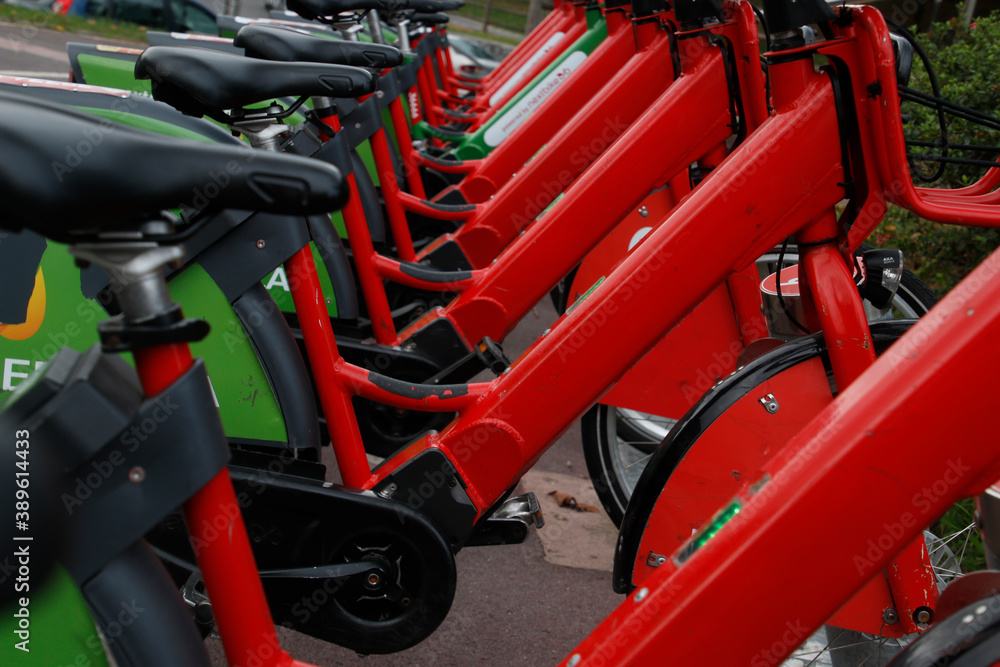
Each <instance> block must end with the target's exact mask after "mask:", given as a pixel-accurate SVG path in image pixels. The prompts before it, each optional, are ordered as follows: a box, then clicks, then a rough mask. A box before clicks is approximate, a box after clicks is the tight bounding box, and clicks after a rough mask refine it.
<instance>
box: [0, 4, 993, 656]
mask: <svg viewBox="0 0 1000 667" xmlns="http://www.w3.org/2000/svg"><path fill="white" fill-rule="evenodd" d="M287 6H288V9H289V10H290V11H288V12H276V13H274V15H273V16H272V17H271V18H269V19H246V18H242V17H220V19H219V34H218V35H189V34H184V35H177V34H162V33H150V34H149V40H150V46H149V47H148V48H146V49H126V48H119V47H106V46H100V45H96V46H95V45H84V44H70V45H69V47H68V52H69V58H70V63H71V72H72V73H71V81H70V82H68V83H62V82H52V81H40V80H35V79H26V78H19V77H0V108H2V113H0V145H2V150H0V156H2V159H0V173H2V175H0V188H2V190H3V198H2V199H3V208H2V211H3V216H2V218H0V227H2V228H3V231H4V234H3V236H2V237H0V273H2V275H3V283H4V286H5V289H4V290H3V292H4V294H3V296H2V297H0V321H2V322H4V324H0V336H2V338H3V340H2V341H0V352H2V356H3V358H4V362H3V378H2V380H3V385H2V390H3V392H4V393H5V394H6V396H5V400H4V402H3V404H2V406H0V408H2V412H0V434H2V437H3V439H4V440H3V441H4V443H5V446H4V451H5V455H4V459H3V460H4V462H5V463H4V471H3V472H2V473H0V486H3V488H4V489H5V490H4V492H3V493H2V494H0V497H3V498H6V499H7V500H5V501H4V502H8V505H7V506H6V508H5V510H4V516H5V517H6V518H5V520H4V527H3V531H2V538H0V542H2V544H3V547H2V551H0V553H2V554H3V555H4V557H5V560H4V561H3V566H4V570H3V575H4V576H5V578H6V579H5V582H4V587H3V591H2V598H0V601H2V603H3V604H4V605H6V606H8V607H9V610H10V611H9V613H5V615H4V616H5V618H4V628H5V636H6V637H7V638H8V639H7V640H5V641H7V642H8V645H6V646H4V647H3V649H0V650H2V651H3V652H4V654H5V655H8V656H10V663H11V664H104V663H108V664H117V665H142V666H144V667H145V666H149V665H178V664H183V665H201V664H204V665H207V664H210V662H209V658H208V657H207V654H206V651H205V646H204V638H205V637H206V636H208V635H209V634H217V635H218V636H219V637H220V638H221V642H222V645H223V647H224V651H225V657H226V660H227V661H228V662H229V664H232V665H247V666H251V665H253V666H256V665H280V666H287V665H293V664H294V665H303V664H306V663H303V662H299V661H296V660H294V659H293V658H292V657H291V656H289V654H288V653H287V652H285V651H284V650H283V649H282V648H281V645H280V642H279V639H278V636H277V634H276V631H275V625H276V624H279V625H284V626H286V627H290V628H292V629H295V630H297V631H299V632H303V633H305V634H308V635H310V636H313V637H316V638H319V639H322V640H325V641H329V642H334V643H337V644H339V645H342V646H345V647H347V648H350V649H353V650H354V651H357V652H358V653H361V654H375V653H392V652H397V651H402V650H405V649H407V648H409V647H412V646H414V645H416V644H417V643H419V642H420V641H422V640H423V639H425V638H426V637H428V636H429V635H430V634H432V633H433V632H434V631H435V629H436V628H437V627H438V626H439V625H440V623H441V622H442V621H443V620H444V619H445V617H446V616H447V614H448V612H449V609H450V607H451V604H452V601H453V598H454V595H455V587H456V578H457V573H456V567H455V554H456V553H457V552H458V551H459V550H461V549H462V548H465V547H472V546H482V547H496V546H498V545H504V544H514V543H520V542H523V541H524V540H525V539H526V537H527V536H528V535H529V533H530V530H531V529H532V528H533V527H537V528H541V527H542V525H543V517H542V513H541V511H540V509H539V504H538V501H537V499H536V498H535V497H534V496H533V494H530V493H529V494H523V495H514V489H515V487H516V486H517V484H518V481H519V480H520V479H521V477H522V476H523V475H524V474H525V473H526V472H527V471H528V470H530V469H531V467H532V465H533V464H534V463H535V462H536V461H537V460H538V459H539V457H540V456H541V455H542V454H543V453H544V452H545V451H546V449H547V448H548V447H549V446H550V445H551V444H552V443H553V442H554V441H555V440H556V439H557V438H558V437H559V436H560V435H561V434H562V433H563V432H565V431H566V430H567V429H568V428H569V427H570V425H571V424H572V423H573V422H575V421H576V420H578V419H582V424H583V434H584V435H583V440H584V442H583V445H584V449H585V454H586V457H587V464H588V469H589V472H590V475H591V478H592V480H593V482H594V486H595V488H596V489H597V491H598V494H599V496H600V498H601V501H602V503H603V504H604V506H605V509H606V510H607V512H608V514H609V516H611V518H612V519H613V520H614V521H615V523H616V524H618V525H619V527H620V534H619V539H618V542H617V546H616V549H615V553H614V554H608V557H609V558H613V559H614V574H613V581H612V585H613V586H614V589H615V590H616V591H617V592H619V593H622V594H624V595H626V597H625V598H624V599H623V602H622V604H621V605H620V606H619V607H618V608H617V609H616V610H615V611H614V612H613V613H612V614H611V616H609V617H608V618H607V619H606V620H605V621H604V622H603V623H601V624H600V625H599V626H598V627H597V628H596V629H595V630H594V631H593V632H592V633H591V635H590V636H589V637H587V638H586V639H585V640H584V641H583V642H582V643H581V644H580V645H579V646H578V647H577V648H576V649H574V650H573V651H572V652H571V653H570V654H569V655H567V656H566V658H565V660H564V664H566V665H569V666H570V667H576V666H577V665H583V664H590V665H605V664H661V663H662V662H664V661H665V656H669V659H670V660H671V661H674V662H677V663H678V664H705V663H706V662H708V663H710V664H718V665H736V664H750V665H774V664H780V663H781V662H782V661H784V660H785V659H786V658H788V657H789V656H790V655H793V654H796V652H800V649H799V647H800V645H801V644H802V643H803V642H804V641H805V640H806V639H808V638H809V636H810V635H812V634H813V633H814V632H815V631H816V630H817V629H818V628H821V627H822V626H824V625H825V626H826V636H827V638H828V641H827V642H826V645H825V646H824V647H823V652H824V653H828V654H829V657H828V658H824V660H827V662H816V661H818V660H819V659H820V658H819V656H816V655H812V654H810V655H808V656H802V654H801V652H800V653H799V656H800V658H801V659H802V660H803V661H804V662H808V661H813V662H812V663H811V664H831V662H832V664H835V665H860V664H865V665H873V664H888V662H889V661H890V660H891V661H892V664H894V665H945V664H953V665H970V666H971V665H992V664H994V663H996V662H997V660H998V659H1000V634H998V632H997V629H998V628H1000V618H998V615H997V608H998V605H1000V588H998V586H1000V580H998V578H997V575H996V573H993V572H991V571H990V570H982V571H977V572H970V571H968V568H967V567H963V565H962V564H961V563H960V560H961V551H962V545H964V544H965V543H966V542H967V540H968V539H969V535H968V533H969V532H979V533H981V534H982V537H981V539H982V541H983V544H984V549H985V553H986V561H987V564H988V565H989V566H991V567H996V553H997V552H998V550H1000V545H998V542H997V539H998V538H997V532H996V529H997V525H996V524H995V523H994V520H995V517H996V516H997V511H998V509H997V502H998V498H1000V490H997V489H995V488H994V487H993V483H994V482H995V481H996V480H997V479H1000V465H998V464H1000V460H998V452H997V448H996V447H995V444H994V445H991V444H990V443H991V442H993V440H992V437H991V436H990V433H991V432H992V431H991V428H990V423H989V422H990V420H987V419H986V418H985V415H988V414H989V412H990V410H991V406H992V404H993V403H994V402H995V400H994V396H993V393H992V392H991V391H990V390H989V389H988V387H989V385H990V381H989V380H988V378H989V377H990V376H991V373H992V371H993V370H994V369H995V368H996V367H997V364H998V362H1000V359H998V357H997V354H998V353H997V351H996V345H995V344H994V341H995V335H994V333H995V331H996V327H998V326H1000V319H998V318H1000V299H998V297H1000V294H995V293H998V292H1000V281H998V279H997V266H998V262H1000V258H998V256H997V255H995V254H994V255H991V256H990V257H989V258H987V259H986V260H985V261H984V262H983V263H982V264H981V265H980V266H979V267H977V268H976V269H975V270H974V271H973V272H972V273H971V274H970V275H969V276H968V277H967V278H966V279H965V280H964V281H963V282H962V283H961V284H959V285H958V286H957V287H956V288H955V289H953V290H952V291H951V292H950V293H949V294H948V295H947V296H946V297H944V298H943V299H942V300H941V301H940V302H939V303H938V302H937V299H936V298H935V296H934V295H933V293H932V292H931V291H930V290H929V289H928V288H927V286H926V285H924V284H923V283H922V282H920V281H919V280H918V279H917V278H916V277H915V276H914V274H913V273H912V272H910V271H909V270H907V269H905V268H904V266H903V259H902V257H901V254H900V253H899V252H898V251H895V250H890V249H882V248H873V247H871V246H868V245H866V244H865V241H866V239H868V238H869V237H870V236H871V235H872V234H873V232H874V231H875V230H876V229H877V228H878V226H879V224H880V223H881V222H882V220H883V218H884V216H885V213H886V210H887V207H888V206H889V205H895V206H899V207H903V208H905V209H908V210H910V211H912V212H913V213H915V214H917V215H919V216H920V217H922V218H925V219H927V220H932V221H936V222H941V223H946V224H954V225H966V226H978V227H987V228H988V227H996V226H998V224H1000V198H998V195H997V186H998V185H1000V164H998V163H996V162H995V160H996V155H997V153H998V152H1000V151H998V150H997V149H996V148H994V147H991V146H988V145H981V144H972V143H960V142H958V141H956V140H955V139H954V137H953V138H952V140H949V139H948V132H947V128H948V123H949V119H950V118H959V119H961V120H962V122H968V123H972V124H974V125H977V126H979V127H982V128H986V129H987V130H996V129H1000V121H998V120H996V119H994V118H992V117H991V116H989V115H988V114H984V113H981V112H979V111H976V110H974V109H969V108H966V107H962V106H960V105H957V104H954V103H951V102H948V101H947V100H943V99H941V98H940V97H939V96H937V95H936V94H925V93H919V92H918V91H915V90H913V89H911V88H909V87H908V85H907V84H908V80H909V76H910V72H911V69H912V68H913V63H914V61H915V60H920V61H923V62H924V65H925V66H928V67H929V64H928V63H926V60H927V59H926V56H925V54H924V53H923V51H922V49H921V48H920V46H919V44H918V43H917V42H916V41H915V40H914V39H913V37H912V35H910V33H909V32H908V31H906V30H905V29H903V28H901V27H899V26H894V27H893V29H892V30H891V31H890V28H889V26H888V25H887V22H886V20H885V19H884V18H883V16H882V15H881V14H880V13H879V12H878V11H877V10H876V9H874V8H872V7H869V6H851V5H846V4H845V5H836V6H834V5H827V4H826V3H824V2H821V1H820V0H767V1H766V2H765V3H764V9H763V11H760V10H757V9H755V8H754V7H753V6H752V5H751V4H750V3H749V2H745V1H743V0H733V1H729V2H724V3H721V4H720V3H718V2H716V1H715V0H676V2H673V3H667V2H665V1H663V0H634V1H633V2H631V3H627V2H622V1H621V0H607V1H606V2H604V3H597V2H591V1H589V0H579V1H576V0H573V1H569V0H564V1H563V2H561V3H558V5H557V6H556V7H555V9H554V10H553V11H552V12H551V14H550V15H549V16H548V17H547V18H546V19H545V20H544V21H543V22H542V23H541V24H540V25H539V26H538V27H537V28H536V29H535V30H534V31H533V32H532V33H531V34H530V35H528V36H527V37H526V38H525V40H524V41H523V42H522V43H521V44H520V45H519V46H518V47H517V48H516V49H514V51H513V52H512V53H511V54H510V55H509V56H508V57H507V58H506V59H504V60H503V61H502V62H501V64H500V65H499V66H498V67H497V68H496V69H495V70H493V71H492V72H488V73H487V72H475V71H470V70H469V69H460V70H456V69H455V68H454V67H453V66H452V62H451V55H450V51H449V48H448V33H447V29H446V24H447V15H445V14H442V13H441V12H444V11H449V10H453V9H457V8H458V7H459V6H460V2H458V1H457V0H287ZM760 35H763V36H764V43H763V44H762V43H761V38H760ZM904 104H908V105H916V106H919V107H920V108H922V109H924V111H923V112H919V111H912V110H907V109H905V108H904V107H903V105H904ZM917 113H925V114H930V117H932V118H934V119H937V120H938V121H939V123H940V128H941V132H940V138H939V139H938V140H936V141H930V142H928V141H924V140H915V139H913V138H911V137H909V136H908V133H907V122H909V121H912V118H913V117H914V114H917ZM969 154H972V155H974V156H975V157H966V156H967V155H969ZM918 163H919V167H920V168H918ZM927 163H936V164H939V165H941V168H942V169H943V168H944V167H946V166H948V165H954V164H958V165H964V166H972V167H976V168H979V169H980V175H979V177H978V180H973V181H970V183H969V184H968V185H966V186H964V187H961V188H944V187H934V186H932V185H930V184H926V185H922V186H918V185H915V183H914V178H913V176H912V174H914V173H918V172H919V173H920V174H924V172H923V171H922V168H923V165H925V164H927ZM543 299H552V301H553V302H554V304H555V306H556V308H557V310H558V311H559V313H560V314H561V316H560V318H559V319H558V320H557V321H556V322H555V324H554V325H553V326H552V327H551V328H550V329H547V330H546V331H545V332H544V333H543V334H542V335H541V336H540V337H539V338H538V340H537V341H535V342H534V343H533V344H532V345H531V346H530V347H529V348H528V349H527V350H526V351H525V352H524V353H523V354H521V355H520V356H519V357H517V358H516V359H513V360H511V359H510V358H508V356H507V355H506V354H505V352H504V350H503V347H502V343H503V339H504V338H505V337H506V336H507V335H508V334H509V333H510V332H511V331H512V330H513V329H514V327H515V326H516V325H517V324H518V322H520V321H521V320H522V319H523V318H524V317H525V316H526V315H527V314H528V313H529V312H531V309H532V308H533V307H534V306H535V305H536V304H537V303H539V301H541V300H543ZM182 307H183V311H182ZM991 332H993V333H991ZM484 371H489V372H491V374H492V375H493V376H494V377H493V379H491V380H489V381H472V380H473V378H475V377H477V376H480V374H481V373H483V372H484ZM323 447H330V449H331V450H332V452H333V457H332V458H333V459H335V465H333V463H332V461H331V459H330V457H324V456H323V455H322V454H323V451H324V450H323ZM325 461H326V463H325ZM328 463H329V465H328ZM967 498H973V499H975V507H976V517H975V520H974V522H970V523H971V525H970V526H968V527H967V529H966V530H965V531H962V532H961V533H956V534H954V535H942V534H937V533H935V532H934V531H933V530H930V528H932V527H934V525H935V522H936V521H937V520H938V518H939V517H941V516H942V515H943V514H945V512H946V511H948V510H949V508H951V507H952V506H953V505H955V504H956V503H957V502H959V501H960V500H962V499H967ZM937 532H938V533H940V532H941V531H940V530H939V529H938V530H937ZM317 591H322V592H323V593H324V595H323V599H324V600H325V602H324V603H323V604H319V605H312V606H310V607H309V610H308V613H305V611H304V610H303V606H302V601H303V600H307V599H311V598H312V597H313V596H314V593H316V592H317ZM720 619H724V622H723V623H721V624H720V623H719V621H720ZM95 625H96V631H95ZM720 625H721V626H722V627H721V628H720ZM720 631H722V632H724V633H725V636H726V641H724V642H719V641H718V640H717V635H718V634H719V633H720ZM50 635H51V636H50ZM32 637H34V641H33V640H32ZM40 638H44V641H42V640H41V639H40ZM706 656H708V657H706ZM5 661H6V660H5Z"/></svg>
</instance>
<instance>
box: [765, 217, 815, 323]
mask: <svg viewBox="0 0 1000 667" xmlns="http://www.w3.org/2000/svg"><path fill="white" fill-rule="evenodd" d="M790 238H791V237H788V236H786V237H785V242H784V243H782V244H781V252H779V253H778V273H777V275H776V276H775V277H776V278H777V280H775V281H774V289H775V291H776V292H777V293H778V303H779V304H781V310H782V311H783V312H784V313H785V317H787V318H788V321H789V322H791V323H792V324H794V325H795V326H796V327H797V328H798V329H799V330H800V331H801V332H802V333H804V334H805V335H807V336H809V335H811V334H812V332H811V331H809V329H806V328H805V327H804V326H802V325H801V324H800V323H799V321H798V320H797V319H795V316H794V315H792V311H791V309H789V307H788V304H787V303H785V297H783V296H782V295H781V269H782V268H783V266H784V263H785V251H787V250H788V241H789V239H790Z"/></svg>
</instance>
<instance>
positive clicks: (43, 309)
mask: <svg viewBox="0 0 1000 667" xmlns="http://www.w3.org/2000/svg"><path fill="white" fill-rule="evenodd" d="M39 274H40V277H41V280H39V275H38V274H36V277H35V291H34V293H33V295H32V301H31V304H30V305H29V315H28V322H27V323H25V324H23V325H21V326H19V327H17V329H19V330H15V329H14V328H13V327H11V326H7V327H3V329H2V330H0V373H2V377H0V400H2V399H5V398H6V397H7V396H8V395H10V390H11V389H13V388H14V387H16V386H17V385H18V384H19V383H21V382H22V381H24V379H25V378H26V377H27V376H28V375H30V374H31V372H32V371H34V370H35V368H37V367H38V366H40V365H42V364H43V363H44V362H45V361H47V360H48V359H50V358H51V357H53V356H54V355H55V354H56V353H57V352H58V351H59V350H60V349H61V348H62V347H63V346H66V345H68V346H70V347H72V348H73V349H75V350H85V349H87V348H88V347H90V346H91V345H93V344H94V343H96V342H98V337H97V322H99V321H100V320H104V319H107V314H106V313H105V312H104V309H103V308H101V306H100V304H98V303H97V302H96V301H91V300H89V299H86V298H85V297H84V296H83V291H82V290H81V289H80V269H78V268H77V267H76V266H75V264H74V263H73V258H72V257H70V254H69V252H68V251H67V250H66V246H64V245H60V244H58V243H53V242H52V241H49V242H48V247H47V248H46V250H45V254H43V255H42V261H41V264H40V266H39ZM36 309H37V310H36ZM33 311H34V312H35V313H40V317H41V321H40V323H39V322H38V320H37V319H34V318H33V317H32V312H33ZM11 324H15V323H11ZM0 326H3V325H0ZM32 330H33V333H32ZM29 334H30V335H29ZM24 336H27V337H24Z"/></svg>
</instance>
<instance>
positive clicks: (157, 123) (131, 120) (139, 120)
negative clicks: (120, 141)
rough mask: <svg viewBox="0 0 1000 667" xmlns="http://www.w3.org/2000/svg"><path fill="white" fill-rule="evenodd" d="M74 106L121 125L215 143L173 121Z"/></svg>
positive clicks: (111, 110) (112, 110)
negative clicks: (168, 121) (166, 121)
mask: <svg viewBox="0 0 1000 667" xmlns="http://www.w3.org/2000/svg"><path fill="white" fill-rule="evenodd" d="M75 108H77V109H79V110H80V111H83V112H86V113H89V114H93V115H95V116H100V117H101V118H107V119H108V120H111V121H114V122H116V123H121V124H122V125H128V126H129V127H135V128H138V129H140V130H149V131H150V132H156V133H157V134H165V135H167V136H170V137H178V138H180V139H194V140H195V141H202V142H205V143H209V144H214V143H215V142H214V141H212V140H211V139H209V138H208V137H206V136H205V135H203V134H199V133H198V132H192V131H191V130H188V129H186V128H183V127H178V126H177V125H174V124H173V123H165V122H163V121H162V120H157V119H155V118H149V117H148V116H141V115H139V114H134V113H128V112H125V111H115V110H114V109H97V108H94V107H75Z"/></svg>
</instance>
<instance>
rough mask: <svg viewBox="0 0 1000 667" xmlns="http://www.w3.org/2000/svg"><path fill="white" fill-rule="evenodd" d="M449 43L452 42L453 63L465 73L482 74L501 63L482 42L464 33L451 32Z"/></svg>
mask: <svg viewBox="0 0 1000 667" xmlns="http://www.w3.org/2000/svg"><path fill="white" fill-rule="evenodd" d="M448 43H449V44H451V62H452V65H454V66H455V69H457V70H458V71H459V72H461V73H463V74H471V75H473V76H477V75H482V74H485V73H486V72H492V71H493V70H494V69H495V68H496V66H497V65H499V64H500V61H499V60H496V59H494V58H493V56H491V55H490V52H489V51H487V50H486V49H485V48H483V46H482V45H481V44H479V43H478V42H474V41H472V40H471V39H467V38H465V37H463V36H462V35H457V34H455V33H454V32H449V33H448Z"/></svg>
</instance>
